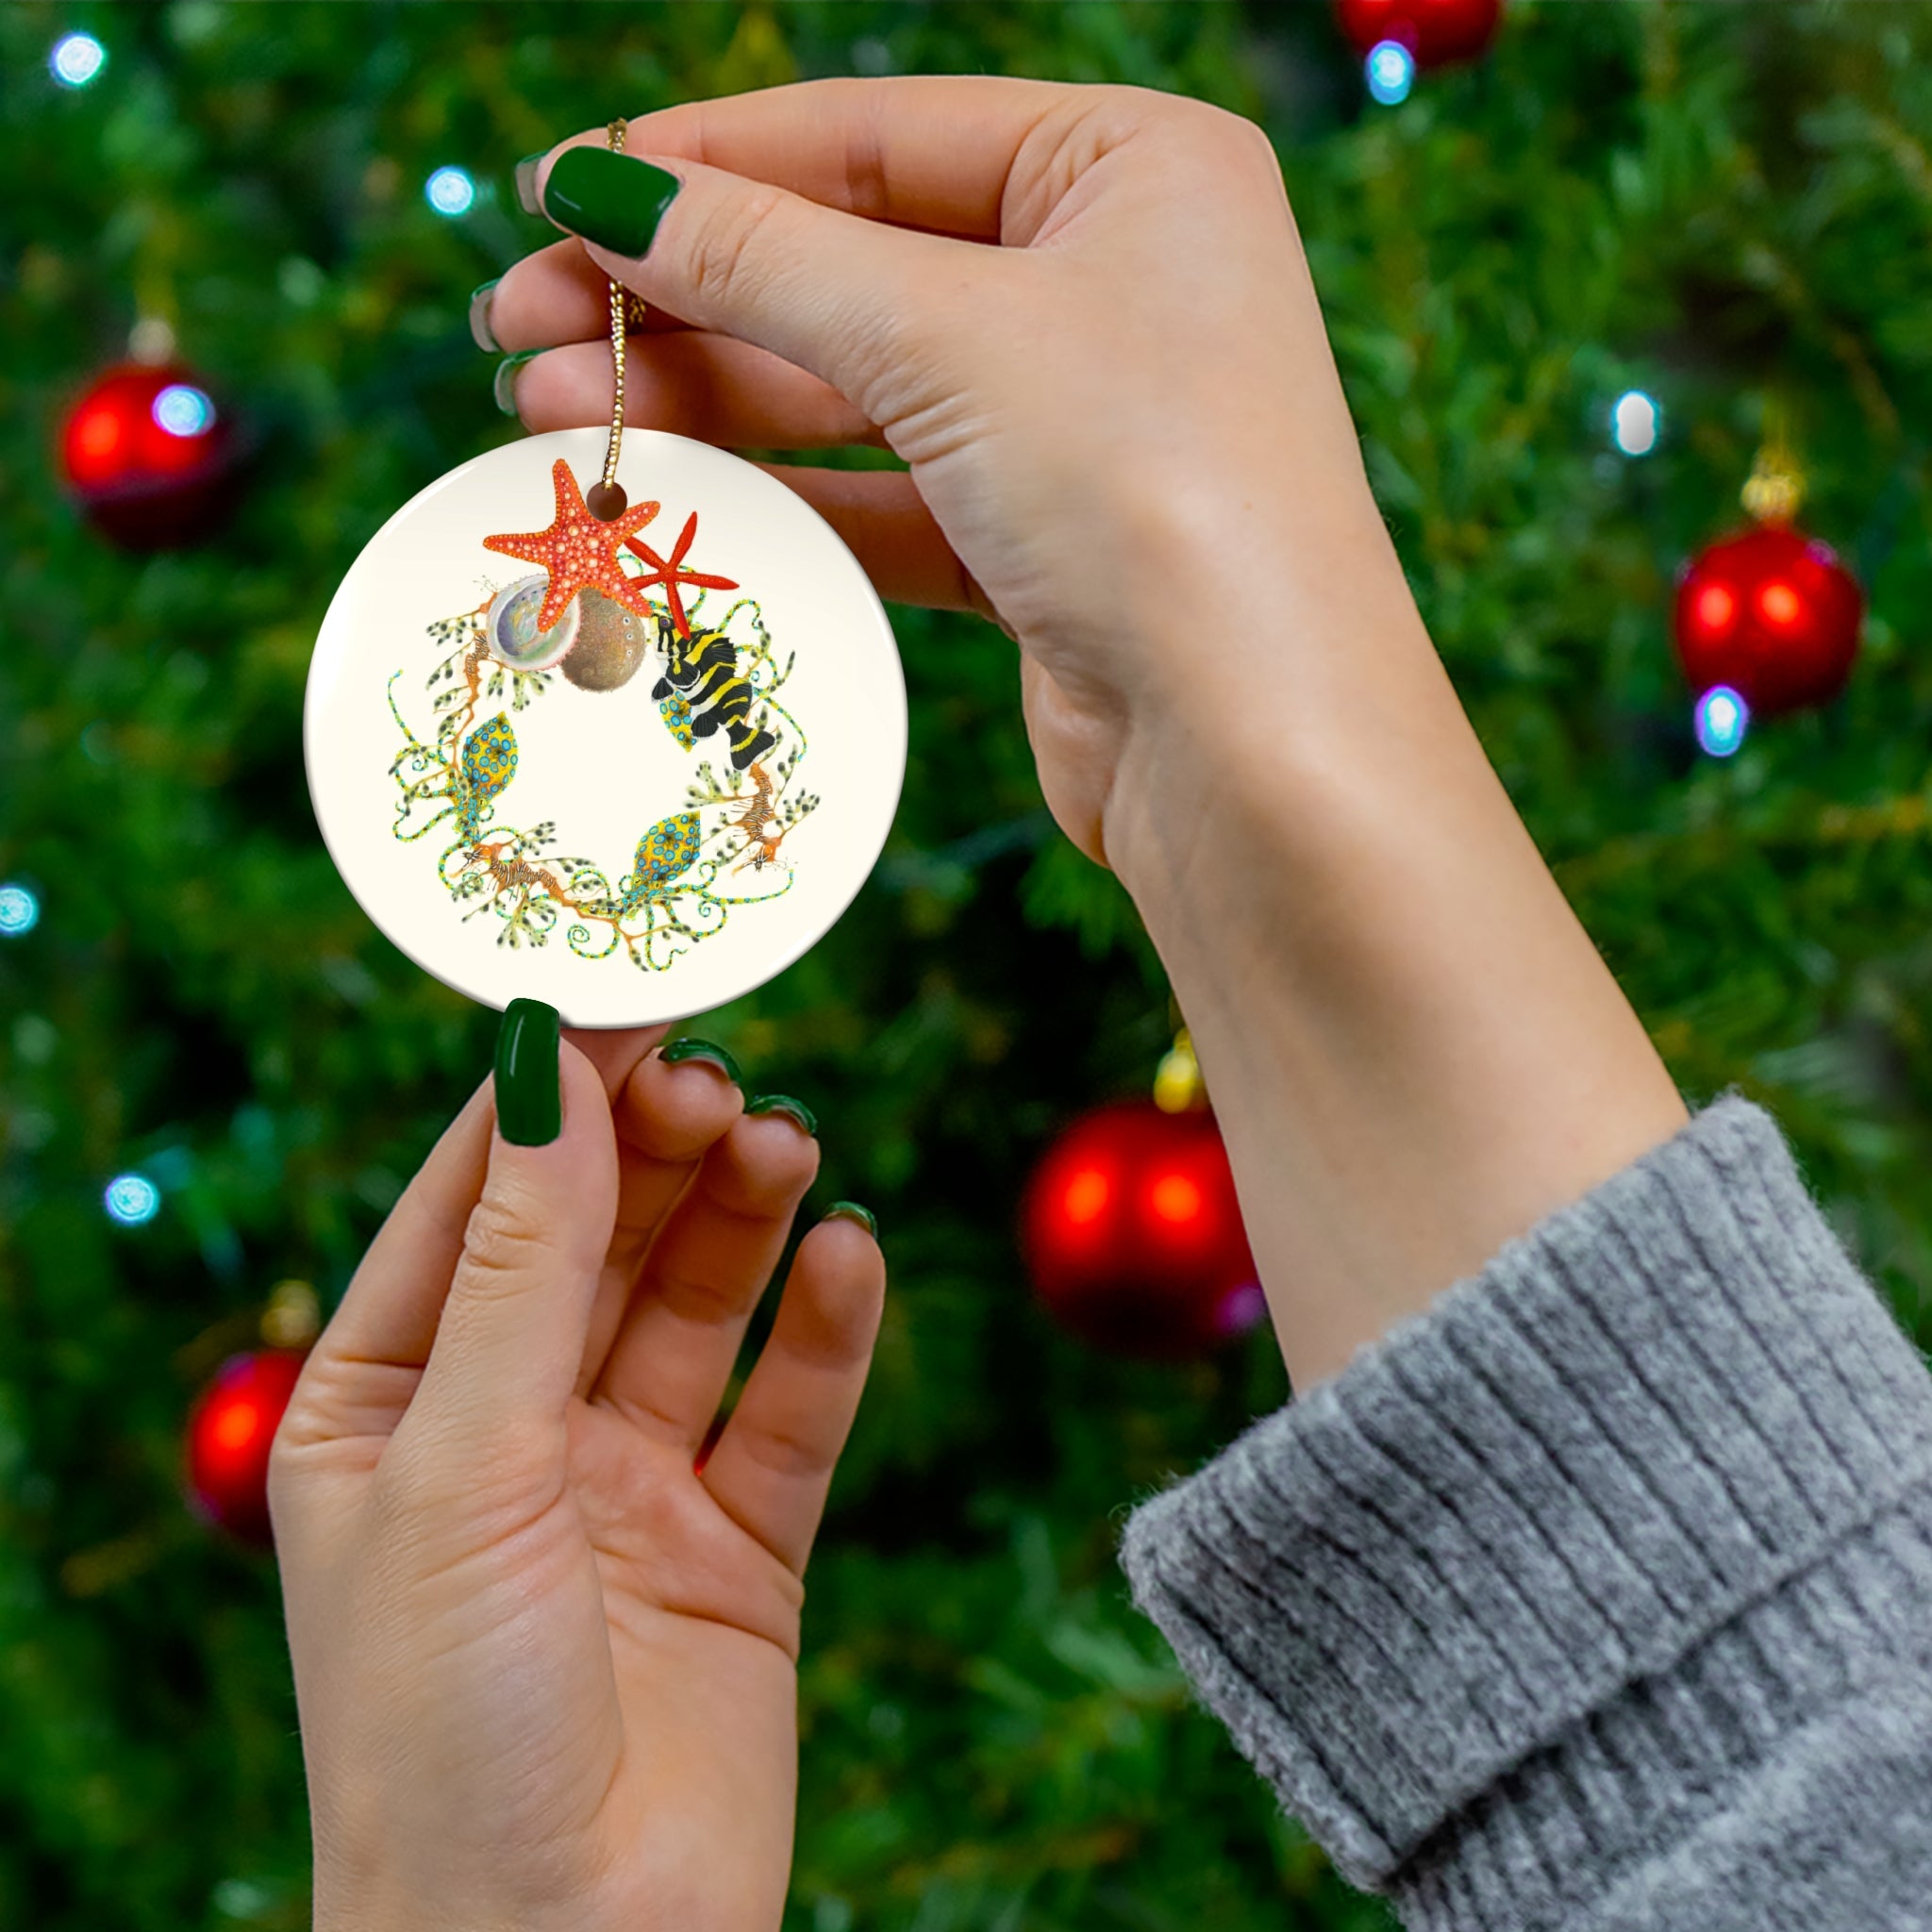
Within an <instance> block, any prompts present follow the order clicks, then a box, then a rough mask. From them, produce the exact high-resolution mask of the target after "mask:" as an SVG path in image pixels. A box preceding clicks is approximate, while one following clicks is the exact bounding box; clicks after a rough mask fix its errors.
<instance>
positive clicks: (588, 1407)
mask: <svg viewBox="0 0 1932 1932" xmlns="http://www.w3.org/2000/svg"><path fill="white" fill-rule="evenodd" d="M651 1038H652V1036H650V1035H645V1034H630V1035H608V1034H607V1035H603V1036H587V1037H585V1046H586V1048H587V1049H588V1050H589V1052H590V1053H591V1054H593V1055H594V1056H595V1058H594V1061H593V1060H592V1059H591V1058H587V1057H586V1054H585V1053H583V1052H579V1051H578V1050H577V1049H576V1048H575V1046H573V1045H571V1044H570V1043H568V1042H565V1043H562V1044H561V1046H560V1047H558V1046H556V1045H555V1044H554V1042H555V1039H556V1036H555V1033H554V1031H553V1032H551V1033H550V1034H549V1036H548V1038H547V1040H545V1039H542V1038H541V1036H540V1041H539V1044H540V1048H541V1049H542V1050H543V1051H547V1052H550V1053H555V1054H557V1055H558V1057H559V1058H560V1077H561V1088H562V1096H561V1097H562V1131H561V1132H560V1133H559V1134H558V1135H557V1137H556V1138H555V1139H554V1140H552V1141H550V1142H549V1143H548V1144H547V1145H541V1146H524V1145H514V1144H511V1143H510V1142H508V1141H505V1140H504V1139H503V1137H502V1135H501V1133H500V1132H498V1131H497V1125H496V1108H495V1105H494V1103H493V1099H492V1094H491V1089H490V1087H489V1086H488V1084H486V1085H485V1086H484V1087H482V1088H480V1089H479V1090H478V1091H477V1092H476V1093H475V1095H473V1096H472V1098H471V1100H470V1103H469V1105H468V1106H467V1107H465V1108H464V1109H463V1111H462V1112H461V1113H460V1114H459V1115H458V1117H457V1119H456V1121H455V1122H454V1124H452V1125H451V1126H450V1128H449V1129H448V1131H447V1132H446V1133H445V1134H444V1135H443V1137H442V1139H441V1141H439V1142H438V1144H437V1146H436V1148H435V1150H434V1152H433V1153H432V1154H431V1155H430V1157H429V1158H428V1160H427V1161H426V1162H425V1165H424V1167H423V1170H422V1172H421V1173H420V1174H418V1175H417V1176H416V1178H415V1180H414V1181H413V1182H412V1183H411V1184H410V1186H409V1188H408V1191H407V1192H406V1193H405V1194H404V1195H403V1197H402V1199H401V1200H400V1201H399V1202H398V1204H397V1206H396V1208H395V1209H394V1211H393V1212H392V1213H391V1216H390V1218H389V1220H388V1222H387V1223H386V1224H385V1225H384V1227H383V1229H382V1231H381V1232H380V1234H378V1235H377V1237H376V1239H375V1243H374V1244H373V1246H372V1247H371V1249H370V1252H369V1255H368V1257H367V1259H366V1260H365V1261H364V1262H363V1264H362V1267H361V1268H360V1270H359V1271H358V1274H357V1275H356V1278H355V1280H354V1282H353V1283H352V1284H351V1286H350V1289H349V1291H348V1293H347V1295H346V1296H345V1297H344V1299H343V1302H342V1305H341V1308H340V1309H339V1310H338V1311H337V1313H336V1315H335V1318H334V1319H333V1320H332V1321H331V1322H330V1324H329V1325H328V1327H327V1329H326V1330H325V1332H324V1334H323V1336H322V1338H321V1340H320V1341H318V1342H317V1344H316V1346H315V1349H314V1351H313V1353H312V1354H311V1356H310V1357H309V1359H308V1364H307V1365H306V1367H305V1368H304V1371H303V1374H302V1378H301V1381H300V1383H299V1384H298V1385H297V1388H296V1391H295V1394H294V1398H293V1400H292V1402H291V1405H290V1407H289V1411H288V1414H287V1417H286V1418H285V1420H284V1421H283V1423H282V1425H281V1429H280V1431H279V1433H278V1435H277V1437H276V1439H275V1452H274V1457H273V1461H272V1465H271V1471H270V1480H269V1500H270V1505H271V1508H272V1512H273V1516H274V1522H275V1543H276V1550H277V1555H278V1557H279V1559H280V1564H281V1572H282V1578H283V1588H284V1593H285V1597H286V1605H287V1614H288V1624H289V1641H290V1649H291V1655H292V1658H293V1662H294V1671H295V1686H296V1692H297V1697H298V1702H299V1705H300V1711H301V1724H302V1738H303V1748H304V1752H305V1756H306V1759H307V1765H308V1789H309V1804H310V1810H311V1814H312V1819H313V1826H314V1833H315V1867H316V1870H315V1887H316V1890H315V1924H316V1926H317V1927H318V1928H319V1932H346V1928H354V1932H389V1928H395V1932H402V1928H408V1932H421V1928H424V1927H426V1926H451V1927H456V1926H460V1927H462V1928H464V1932H486V1928H496V1927H501V1928H504V1932H509V1928H512V1927H514V1928H517V1932H541V1928H547V1927H557V1928H559V1932H561V1928H565V1927H568V1928H570V1932H597V1928H602V1927H608V1928H610V1932H619V1928H622V1932H649V1928H653V1927H661V1928H665V1932H670V1928H674V1927H675V1928H678V1932H772V1928H774V1927H775V1926H776V1925H777V1924H778V1921H779V1918H780V1915H781V1912H782V1909H783V1903H784V1897H785V1889H786V1881H787V1874H788V1871H789V1867H790V1861H791V1829H792V1813H793V1795H794V1789H795V1783H796V1762H797V1751H796V1734H795V1721H796V1691H795V1682H794V1675H795V1674H794V1661H795V1658H796V1656H797V1652H798V1641H799V1613H800V1606H801V1603H802V1600H803V1597H804V1586H803V1584H802V1582H801V1578H802V1576H803V1574H804V1571H805V1566H806V1558H807V1557H808V1554H809V1552H810V1548H811V1542H812V1537H813V1534H814V1532H815V1530H816V1528H817V1525H818V1522H819V1516H820V1512H821V1510H822V1508H823V1506H824V1497H825V1491H826V1488H827V1485H828V1483H829V1480H830V1476H831V1472H832V1466H833V1463H834V1461H835V1460H836V1458H837V1457H838V1454H839V1451H840V1449H841V1446H842V1444H843V1442H844V1439H845V1435H846V1432H847V1430H848V1428H849V1427H850V1425H851V1422H852V1418H853V1415H854V1412H855V1410H856V1409H857V1407H858V1397H859V1391H860V1390H861V1388H862V1386H863V1383H864V1379H865V1373H866V1368H867V1365H868V1362H869V1360H870V1357H871V1350H872V1343H873V1339H874V1333H875V1330H876V1327H877V1324H878V1319H879V1313H880V1307H881V1304H882V1297H883V1291H884V1268H883V1264H882V1262H881V1259H880V1256H879V1251H878V1248H877V1246H876V1245H875V1243H874V1241H873V1240H872V1237H871V1234H870V1232H869V1230H868V1228H867V1227H865V1226H863V1225H860V1224H858V1223H857V1222H855V1221H853V1220H851V1219H847V1218H843V1217H840V1218H834V1219H828V1220H827V1221H826V1222H824V1223H823V1224H821V1225H820V1226H818V1227H817V1228H815V1229H814V1230H813V1231H812V1232H811V1233H810V1234H809V1235H808V1236H807V1237H806V1239H805V1241H804V1242H803V1243H802V1244H801V1246H800V1248H799V1251H798V1257H797V1260H796V1262H795V1263H794V1265H793V1267H792V1270H791V1276H790V1278H789V1280H788V1282H787V1285H786V1288H785V1291H784V1296H783V1299H782V1300H781V1302H780V1304H779V1307H778V1313H777V1318H776V1322H775V1325H774V1329H773V1332H772V1336H771V1339H770V1341H768V1342H767V1344H766V1346H765V1349H764V1352H763V1354H762V1355H761V1356H760V1357H759V1358H758V1365H757V1367H756V1368H755V1370H754V1371H753V1373H752V1374H751V1376H750V1378H749V1380H748V1381H747V1383H746V1385H745V1388H744V1391H743V1395H742V1397H741V1400H740V1402H739V1403H738V1406H737V1407H736V1408H735V1410H734V1411H733V1413H732V1415H731V1419H730V1421H729V1423H728V1424H727V1425H726V1427H725V1428H724V1433H723V1435H722V1437H720V1438H719V1440H718V1441H717V1444H716V1447H715V1448H714V1449H713V1451H712V1453H711V1454H710V1456H709V1457H708V1460H706V1461H705V1462H704V1464H703V1468H702V1471H701V1472H699V1471H695V1470H694V1468H693V1464H694V1462H695V1461H696V1460H697V1459H698V1458H699V1457H700V1453H701V1448H702V1445H703V1443H704V1441H705V1440H706V1437H707V1432H708V1430H709V1429H710V1427H711V1424H712V1422H713V1419H714V1417H715V1415H716V1413H717V1410H718V1407H719V1404H720V1401H721V1399H722V1398H723V1397H724V1393H725V1388H726V1384H727V1381H728V1380H729V1377H730V1375H731V1373H732V1364H733V1361H734V1359H735V1357H736V1355H737V1352H738V1347H739V1343H740V1341H741V1338H742V1336H743V1334H744V1330H745V1324H746V1322H747V1320H748V1318H749V1316H750V1314H751V1311H752V1308H753V1306H754V1305H755V1304H756V1302H757V1301H758V1296H759V1293H760V1291H761V1290H762V1288H763V1287H764V1284H765V1281H766V1279H767V1277H768V1276H769V1274H771V1272H772V1269H773V1267H774V1264H775V1263H776V1261H777V1259H778V1257H779V1254H780V1251H781V1249H782V1247H783V1245H784V1242H785V1240H786V1237H787V1234H788V1232H789V1230H790V1228H791V1221H792V1216H793V1213H794V1212H795V1210H796V1208H797V1207H798V1204H799V1201H800V1199H801V1197H802V1196H803V1195H804V1193H805V1191H806V1189H807V1188H808V1186H809V1184H810V1182H811V1180H812V1177H813V1174H814V1173H815V1172H816V1170H817V1167H818V1147H817V1143H816V1141H814V1140H813V1138H812V1137H811V1135H810V1133H809V1132H808V1131H807V1130H806V1128H805V1126H804V1124H803V1123H802V1121H801V1120H799V1119H798V1118H797V1116H796V1115H794V1114H792V1113H790V1112H787V1111H761V1112H758V1113H756V1114H748V1113H746V1112H745V1111H744V1110H743V1101H742V1098H741V1094H740V1092H739V1091H738V1088H737V1086H736V1085H735V1083H734V1081H733V1079H732V1078H731V1076H730V1074H728V1073H727V1072H725V1071H724V1067H723V1065H722V1063H707V1062H704V1061H700V1060H694V1059H685V1060H683V1061H681V1062H679V1063H677V1064H672V1063H670V1062H667V1061H666V1060H664V1059H662V1058H658V1057H657V1056H656V1055H651V1054H647V1053H646V1051H645V1049H646V1047H647V1046H648V1045H649V1043H650V1041H651ZM540 1066H541V1053H540Z"/></svg>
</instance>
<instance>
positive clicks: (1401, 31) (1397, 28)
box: [1335, 0, 1503, 68]
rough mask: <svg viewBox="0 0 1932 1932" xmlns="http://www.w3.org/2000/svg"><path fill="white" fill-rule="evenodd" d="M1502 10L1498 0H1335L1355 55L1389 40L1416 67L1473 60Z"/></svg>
mask: <svg viewBox="0 0 1932 1932" xmlns="http://www.w3.org/2000/svg"><path fill="white" fill-rule="evenodd" d="M1502 14H1503V0H1335V19H1336V23H1337V25H1339V26H1340V27H1341V31H1342V33H1343V34H1344V35H1346V36H1347V39H1348V42H1349V45H1350V46H1352V47H1353V48H1354V49H1355V50H1356V52H1357V54H1359V55H1361V56H1362V57H1363V58H1367V57H1368V56H1369V55H1370V54H1372V53H1373V52H1374V50H1375V49H1376V48H1377V47H1379V46H1380V45H1381V44H1382V42H1384V41H1394V42H1397V43H1398V44H1399V45H1401V46H1404V47H1407V49H1408V51H1409V53H1410V55H1411V56H1412V57H1413V58H1414V60H1415V64H1416V65H1417V66H1418V67H1419V68H1426V67H1444V66H1447V65H1448V64H1449V63H1450V62H1452V61H1455V60H1471V59H1474V58H1475V56H1476V55H1478V54H1480V53H1481V52H1482V51H1483V49H1484V48H1485V47H1487V46H1488V45H1489V44H1490V42H1491V39H1492V38H1493V37H1494V35H1495V31H1496V23H1497V22H1498V21H1499V20H1500V19H1501V18H1502Z"/></svg>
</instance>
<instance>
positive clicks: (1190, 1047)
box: [1154, 1026, 1208, 1113]
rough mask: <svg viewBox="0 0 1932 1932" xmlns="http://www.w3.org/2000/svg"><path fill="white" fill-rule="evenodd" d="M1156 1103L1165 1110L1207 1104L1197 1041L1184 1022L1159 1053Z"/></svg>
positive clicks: (1184, 1110) (1186, 1110)
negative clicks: (1172, 1041) (1197, 1051)
mask: <svg viewBox="0 0 1932 1932" xmlns="http://www.w3.org/2000/svg"><path fill="white" fill-rule="evenodd" d="M1154 1104H1155V1106H1156V1107H1158V1108H1159V1109H1160V1110H1161V1112H1162V1113H1191V1112H1193V1111H1194V1110H1196V1109H1197V1108H1204V1107H1206V1106H1207V1105H1208V1089H1207V1087H1206V1085H1205V1084H1204V1083H1203V1081H1202V1079H1201V1062H1200V1061H1199V1060H1197V1059H1196V1058H1194V1042H1193V1041H1192V1040H1191V1038H1190V1037H1189V1034H1188V1029H1187V1028H1186V1027H1185V1026H1183V1027H1182V1028H1181V1029H1180V1031H1179V1032H1178V1033H1176V1034H1175V1035H1174V1044H1173V1045H1172V1046H1171V1047H1169V1048H1168V1050H1167V1051H1166V1052H1165V1053H1164V1054H1163V1055H1161V1057H1160V1065H1159V1067H1158V1069H1157V1070H1156V1072H1155V1075H1154Z"/></svg>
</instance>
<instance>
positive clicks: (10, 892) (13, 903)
mask: <svg viewBox="0 0 1932 1932" xmlns="http://www.w3.org/2000/svg"><path fill="white" fill-rule="evenodd" d="M40 923H41V902H40V901H39V900H38V899H36V898H35V897H34V895H33V894H32V893H31V892H30V891H28V890H27V889H26V888H25V886H0V939H8V940H17V939H18V938H19V937H20V936H21V934H22V933H27V932H31V931H33V929H34V927H35V926H37V925H38V924H40Z"/></svg>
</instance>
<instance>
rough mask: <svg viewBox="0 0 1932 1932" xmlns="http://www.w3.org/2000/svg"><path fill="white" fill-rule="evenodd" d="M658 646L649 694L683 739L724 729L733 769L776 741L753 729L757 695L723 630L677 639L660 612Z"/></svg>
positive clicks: (741, 767) (770, 734)
mask: <svg viewBox="0 0 1932 1932" xmlns="http://www.w3.org/2000/svg"><path fill="white" fill-rule="evenodd" d="M658 649H659V650H661V651H662V652H663V654H664V675H663V676H662V677H660V678H659V679H658V682H657V684H656V686H655V687H654V688H653V690H652V691H651V695H652V697H653V698H655V699H656V700H657V702H658V706H659V708H661V709H662V711H663V713H664V722H665V723H666V724H668V725H670V727H671V729H672V730H673V731H674V732H675V734H676V735H677V737H678V739H679V740H680V741H683V742H684V743H687V744H689V743H690V742H691V740H693V739H699V738H709V737H711V736H712V735H713V734H714V733H716V732H719V731H723V732H724V736H725V739H726V741H728V742H729V744H730V746H731V769H732V770H733V771H734V772H741V771H743V770H744V768H745V767H746V766H747V765H749V764H750V763H751V762H752V761H753V759H755V758H762V757H763V756H764V754H765V753H766V752H768V751H770V750H771V748H772V747H773V746H774V744H776V743H777V741H778V740H777V736H776V734H775V733H774V732H770V731H762V730H754V729H753V728H752V724H751V714H752V711H753V709H754V708H755V707H756V706H757V704H758V691H756V690H755V689H754V688H753V686H752V684H751V683H750V681H749V680H748V679H746V678H744V677H741V676H740V675H739V671H738V646H737V645H736V644H734V643H733V642H732V641H731V640H730V639H729V638H728V637H726V636H725V635H724V632H723V631H722V630H695V629H694V630H693V631H692V632H691V635H690V636H689V637H680V636H679V635H678V631H677V627H676V625H674V624H673V623H672V621H671V619H670V618H669V616H667V615H665V614H663V613H661V612H660V613H659V615H658ZM687 733H689V734H690V735H689V737H687V736H686V734H687Z"/></svg>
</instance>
